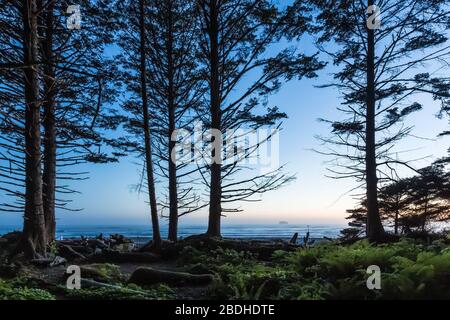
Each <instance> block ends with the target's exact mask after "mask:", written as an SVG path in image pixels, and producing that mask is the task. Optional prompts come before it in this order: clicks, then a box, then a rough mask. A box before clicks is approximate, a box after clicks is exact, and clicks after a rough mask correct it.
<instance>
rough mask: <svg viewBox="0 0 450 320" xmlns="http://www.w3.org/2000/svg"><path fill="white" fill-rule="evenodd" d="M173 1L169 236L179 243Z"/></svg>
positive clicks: (169, 74) (169, 52)
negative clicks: (174, 157)
mask: <svg viewBox="0 0 450 320" xmlns="http://www.w3.org/2000/svg"><path fill="white" fill-rule="evenodd" d="M172 24H173V20H172V1H169V8H168V27H169V32H168V39H167V40H168V41H167V59H168V70H167V71H168V72H167V78H168V80H169V81H168V84H169V87H168V95H167V97H168V112H169V132H168V138H169V157H168V158H169V234H168V239H169V240H171V241H177V238H178V195H177V165H176V163H175V162H173V161H172V151H173V150H174V148H175V143H176V141H172V134H173V132H174V131H175V101H174V99H175V93H174V60H173V30H172Z"/></svg>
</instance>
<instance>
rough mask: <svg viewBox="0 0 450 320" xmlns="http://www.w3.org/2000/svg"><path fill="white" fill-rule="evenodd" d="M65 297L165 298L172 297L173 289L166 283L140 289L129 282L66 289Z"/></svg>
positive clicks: (111, 298) (93, 298) (82, 298)
mask: <svg viewBox="0 0 450 320" xmlns="http://www.w3.org/2000/svg"><path fill="white" fill-rule="evenodd" d="M66 297H67V298H68V299H74V300H166V299H170V298H173V291H172V289H171V288H169V287H168V286H166V285H159V286H154V287H152V288H146V289H142V288H141V287H139V286H137V285H135V284H129V285H127V286H125V287H120V288H89V289H80V290H66Z"/></svg>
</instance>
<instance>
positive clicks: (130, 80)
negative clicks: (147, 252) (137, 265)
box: [112, 0, 161, 248]
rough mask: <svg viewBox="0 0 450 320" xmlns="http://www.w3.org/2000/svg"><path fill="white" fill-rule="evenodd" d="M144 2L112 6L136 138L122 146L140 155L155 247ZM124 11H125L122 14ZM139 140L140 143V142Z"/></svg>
mask: <svg viewBox="0 0 450 320" xmlns="http://www.w3.org/2000/svg"><path fill="white" fill-rule="evenodd" d="M148 9H149V7H148V6H147V2H146V1H144V0H140V1H139V2H134V1H129V2H124V3H120V4H117V6H116V7H115V8H112V10H113V11H112V12H113V13H114V14H115V18H116V19H115V20H114V22H115V23H116V26H117V27H118V29H116V30H115V31H116V36H117V39H118V40H117V41H118V44H119V46H120V47H121V49H122V52H121V53H120V54H119V55H118V57H117V59H118V61H119V63H120V65H121V68H122V75H121V78H122V81H123V82H124V84H125V85H126V88H125V90H126V94H127V95H128V96H127V102H126V103H124V105H123V107H124V109H125V110H126V111H128V112H129V116H128V117H127V123H126V124H125V128H126V129H127V130H128V131H129V132H131V133H132V134H134V135H135V136H136V137H137V139H138V141H137V142H136V141H131V140H129V139H125V141H123V142H121V144H122V147H124V148H125V149H127V150H128V151H132V152H137V153H138V154H139V156H143V157H144V159H145V160H144V163H145V180H146V181H145V185H146V186H147V192H148V197H149V205H150V214H151V221H152V229H153V241H152V245H153V246H154V248H157V247H158V246H159V245H160V243H161V234H160V229H159V218H158V205H157V200H156V189H155V179H154V169H153V151H152V149H153V144H154V141H153V136H152V133H151V120H152V116H151V115H150V112H149V109H150V106H149V98H148V89H149V88H148V80H147V79H148V75H149V73H148V64H149V61H148V46H149V43H148V35H147V28H146V27H147V23H148V20H147V17H148ZM124 12H126V14H125V15H124ZM142 142H143V146H142Z"/></svg>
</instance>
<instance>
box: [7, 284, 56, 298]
mask: <svg viewBox="0 0 450 320" xmlns="http://www.w3.org/2000/svg"><path fill="white" fill-rule="evenodd" d="M17 284H18V283H16V282H14V281H4V280H1V279H0V300H54V299H55V297H54V296H53V295H52V294H51V293H49V292H48V291H46V290H42V289H33V288H27V287H22V286H17Z"/></svg>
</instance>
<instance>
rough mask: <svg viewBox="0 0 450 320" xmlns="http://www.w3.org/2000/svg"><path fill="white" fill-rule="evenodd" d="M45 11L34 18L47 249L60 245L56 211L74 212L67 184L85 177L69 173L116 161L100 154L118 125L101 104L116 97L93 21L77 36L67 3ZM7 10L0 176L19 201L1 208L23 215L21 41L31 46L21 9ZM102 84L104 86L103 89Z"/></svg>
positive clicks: (51, 4) (44, 5)
mask: <svg viewBox="0 0 450 320" xmlns="http://www.w3.org/2000/svg"><path fill="white" fill-rule="evenodd" d="M2 5H3V4H2ZM83 6H84V8H85V9H86V10H87V11H88V12H90V10H91V9H92V6H90V5H89V1H85V2H83ZM39 7H40V9H39V10H38V13H39V14H37V17H36V19H37V21H38V25H39V28H38V40H39V41H38V44H39V46H38V49H39V50H38V51H37V56H36V60H35V62H34V65H33V67H34V70H35V71H36V72H37V77H38V80H39V81H38V90H37V92H38V94H39V101H40V108H39V112H40V119H39V120H40V122H42V123H41V124H42V126H41V125H40V126H39V130H40V131H41V129H43V132H40V136H41V139H42V140H43V143H42V148H40V153H41V154H42V155H40V156H39V159H40V164H39V166H38V168H39V170H41V171H42V173H41V175H42V182H41V188H42V195H41V196H39V197H41V200H40V202H41V203H42V206H43V212H44V217H45V218H44V220H45V230H46V242H50V241H52V240H54V239H55V231H56V219H55V208H59V209H66V210H73V209H71V208H69V207H68V205H69V203H70V200H69V199H66V198H65V197H66V196H67V195H68V194H72V193H74V192H76V191H75V190H72V188H70V186H69V185H68V184H67V182H64V183H65V184H61V182H62V181H68V180H80V179H84V178H85V177H83V173H77V172H65V170H64V169H65V168H67V167H71V166H73V165H77V164H80V163H83V162H96V163H103V162H108V161H116V156H117V155H113V156H112V157H111V156H108V155H107V154H106V153H104V152H102V151H101V147H100V145H101V144H102V142H103V141H104V137H103V136H102V133H101V132H100V130H104V129H107V128H115V127H116V126H117V124H118V121H117V119H116V117H115V116H114V114H113V115H112V116H110V115H109V113H108V109H107V108H105V107H104V105H103V103H107V102H109V101H110V100H111V96H112V94H111V89H110V87H109V86H108V81H107V73H106V72H105V69H104V68H105V67H104V66H103V65H102V63H101V61H102V62H105V60H104V59H102V57H101V54H102V51H101V50H99V49H101V43H102V41H103V40H104V38H101V37H100V33H98V32H92V30H89V29H90V27H91V26H92V25H90V24H89V23H88V22H89V21H90V22H92V20H90V19H85V23H86V25H85V30H83V31H81V30H77V31H71V30H69V29H68V28H67V25H66V17H65V11H66V9H67V8H66V4H65V2H55V1H48V2H39ZM4 9H5V10H4V11H2V13H3V12H4V14H3V15H1V19H0V23H2V26H3V29H2V30H5V32H2V33H0V35H1V36H0V46H1V47H2V56H1V61H2V62H3V61H5V62H6V63H1V65H8V67H7V68H6V67H5V68H3V69H1V72H0V79H1V84H2V86H1V88H0V92H1V93H0V97H1V98H0V120H1V121H0V129H1V130H2V133H4V135H2V137H1V139H2V143H1V144H0V147H1V148H2V151H1V153H0V154H1V157H0V162H1V166H0V174H1V175H2V177H3V178H5V179H4V181H2V186H0V187H1V190H3V191H5V192H6V194H7V195H10V196H12V199H14V200H13V201H14V202H6V203H4V204H2V205H1V207H0V209H1V210H2V211H9V212H22V211H23V210H24V207H25V200H24V199H25V190H26V188H27V187H26V184H27V181H26V179H25V178H24V174H23V171H24V168H23V165H22V163H23V161H24V160H23V159H24V158H25V155H26V154H27V153H26V151H25V139H24V136H25V135H26V132H27V131H26V130H25V128H24V123H23V121H22V120H21V119H22V118H24V117H25V116H26V115H25V113H26V108H25V107H24V106H25V105H26V104H25V100H24V98H22V97H21V94H20V92H21V91H22V90H23V88H24V87H25V86H26V85H27V84H26V81H25V80H26V79H24V77H23V76H22V75H21V73H22V72H23V66H24V65H26V64H24V63H23V62H22V63H21V62H20V61H21V60H22V52H21V50H22V48H24V46H23V42H22V38H21V36H22V35H23V37H24V38H25V39H28V31H27V30H25V28H24V27H23V26H18V25H17V24H15V23H14V21H15V20H17V17H20V10H21V6H20V4H19V3H13V2H8V3H5V7H4ZM90 13H91V12H90ZM88 16H89V15H88ZM94 30H98V28H96V29H94ZM87 34H88V35H89V37H86V35H87ZM80 48H83V50H80ZM111 72H113V70H111ZM100 82H101V83H102V85H99V84H98V83H100ZM57 169H58V170H57ZM57 171H58V173H57ZM57 181H58V182H59V183H58V184H57ZM3 186H4V187H3ZM56 194H58V195H59V197H58V198H57V197H56Z"/></svg>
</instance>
